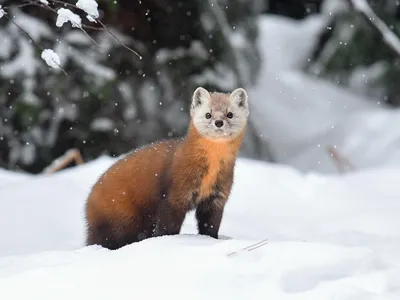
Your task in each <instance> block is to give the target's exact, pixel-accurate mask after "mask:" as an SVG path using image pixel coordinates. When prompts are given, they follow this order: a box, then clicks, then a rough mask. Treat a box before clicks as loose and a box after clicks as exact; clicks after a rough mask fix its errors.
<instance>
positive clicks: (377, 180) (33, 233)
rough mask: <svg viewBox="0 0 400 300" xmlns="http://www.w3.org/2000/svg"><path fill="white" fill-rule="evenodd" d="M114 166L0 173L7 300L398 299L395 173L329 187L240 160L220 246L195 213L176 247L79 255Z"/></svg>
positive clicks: (339, 179) (325, 180)
mask: <svg viewBox="0 0 400 300" xmlns="http://www.w3.org/2000/svg"><path fill="white" fill-rule="evenodd" d="M114 161H115V159H111V158H109V157H101V158H98V159H96V160H94V161H92V162H89V163H87V164H85V165H82V166H79V167H75V168H71V169H67V170H64V171H61V172H58V173H55V174H49V175H40V176H23V175H20V174H13V173H12V172H8V171H5V172H0V180H2V178H7V177H9V178H10V179H11V180H9V181H8V182H9V184H8V185H1V186H0V235H1V236H2V242H1V243H0V291H1V294H2V296H5V298H7V299H11V298H12V299H15V300H18V299H26V298H29V299H41V300H42V299H54V298H55V297H56V298H57V299H72V298H76V297H79V298H82V297H85V296H90V298H91V299H98V300H100V299H110V297H111V296H113V297H117V298H118V299H131V298H132V296H133V295H135V297H147V298H148V296H149V293H151V298H152V299H157V298H160V297H163V298H164V297H169V296H171V297H172V296H173V297H174V299H187V297H188V295H190V298H191V299H210V297H212V298H218V299H245V297H249V298H250V299H260V300H261V299H263V300H264V299H295V300H297V299H299V300H300V299H333V298H335V299H347V300H350V299H351V300H377V299H382V300H391V299H399V297H400V280H399V278H400V258H399V256H398V253H399V250H400V233H399V231H398V228H399V226H400V202H399V201H398V199H399V198H400V190H399V189H398V178H399V177H400V169H396V168H393V169H387V168H386V169H370V170H368V171H366V170H365V171H363V172H357V173H354V174H349V175H346V176H333V175H329V176H327V175H321V174H317V173H307V174H302V173H300V172H299V171H296V170H295V169H292V168H291V167H287V166H280V165H270V164H266V163H261V162H257V161H253V160H248V159H239V160H238V162H237V169H236V175H235V183H234V186H233V190H232V196H231V198H230V200H229V202H228V204H227V207H226V210H225V215H224V218H223V221H222V226H221V230H220V237H221V239H219V240H215V239H212V238H209V237H205V236H199V235H197V232H196V225H195V220H194V216H193V213H190V214H189V215H188V216H187V218H186V220H185V223H184V226H183V230H182V233H181V234H180V235H178V236H170V237H158V238H151V239H147V240H144V241H142V242H140V243H135V244H131V245H128V246H126V247H123V248H121V249H119V250H115V251H109V250H107V249H104V248H101V247H98V246H91V247H84V231H85V225H84V217H83V210H84V203H85V199H86V197H87V195H88V193H89V190H90V188H91V186H92V184H93V183H94V182H95V180H96V179H97V178H98V177H99V176H100V174H101V173H102V172H104V171H105V170H106V169H107V168H108V167H109V166H110V165H111V164H112V163H113V162H114ZM13 180H15V181H13ZM265 239H268V241H267V243H266V244H263V245H259V246H254V247H251V248H248V249H247V250H246V247H248V246H250V245H252V244H255V243H257V242H259V241H262V240H265ZM60 291H62V292H61V293H60Z"/></svg>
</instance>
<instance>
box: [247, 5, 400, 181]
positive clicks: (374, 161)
mask: <svg viewBox="0 0 400 300" xmlns="http://www.w3.org/2000/svg"><path fill="white" fill-rule="evenodd" d="M328 4H329V3H328ZM328 4H326V7H327V8H326V9H332V7H331V5H328ZM337 4H339V3H337ZM329 15H330V12H329V11H323V13H322V14H321V15H313V16H310V17H308V18H306V19H304V20H301V21H298V20H290V19H287V18H283V17H278V16H268V15H267V16H263V17H260V22H259V30H260V33H259V35H260V36H259V47H260V52H261V53H262V62H261V63H262V64H263V67H262V69H261V74H260V76H259V79H258V83H257V84H256V86H255V87H253V88H249V90H248V93H249V99H250V105H251V111H252V115H251V118H252V120H253V123H254V125H255V127H256V129H257V131H258V132H259V133H260V136H261V138H262V140H263V142H264V143H267V144H268V146H269V150H270V152H272V154H273V156H274V159H275V160H276V161H277V162H278V163H282V164H288V165H290V166H292V167H295V168H297V169H298V170H300V171H310V170H313V171H318V172H323V173H337V172H338V170H337V169H336V167H335V164H334V162H333V160H332V158H331V156H330V155H329V154H328V153H327V151H326V148H327V147H328V146H333V147H336V149H337V150H338V151H339V152H340V153H341V154H342V155H343V156H345V157H346V158H347V159H348V160H349V161H350V162H352V164H353V165H354V166H355V167H356V168H357V169H364V168H370V167H379V166H400V147H399V145H400V127H399V126H398V124H399V123H400V110H399V109H393V108H388V107H387V106H385V104H384V103H381V102H380V101H378V100H376V99H373V98H369V97H367V96H364V95H362V94H360V93H356V91H354V90H350V89H346V88H344V87H340V86H338V85H335V84H332V83H330V82H328V81H325V80H322V79H319V78H316V77H315V76H312V75H308V74H306V73H305V72H304V71H303V67H304V65H305V64H306V63H307V60H308V58H309V57H310V55H311V52H312V50H313V49H312V45H315V43H316V41H317V38H318V35H319V34H320V33H321V32H322V31H323V30H326V26H327V24H328V18H327V16H329ZM283 116H284V117H283Z"/></svg>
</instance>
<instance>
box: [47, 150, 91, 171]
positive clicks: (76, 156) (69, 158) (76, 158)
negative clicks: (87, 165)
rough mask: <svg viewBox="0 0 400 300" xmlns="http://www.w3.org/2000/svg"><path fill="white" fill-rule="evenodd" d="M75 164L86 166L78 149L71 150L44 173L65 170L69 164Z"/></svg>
mask: <svg viewBox="0 0 400 300" xmlns="http://www.w3.org/2000/svg"><path fill="white" fill-rule="evenodd" d="M71 162H75V164H77V165H81V164H84V161H83V158H82V155H81V152H80V151H79V150H78V149H75V148H74V149H70V150H68V151H67V152H65V154H64V155H63V156H61V157H59V158H57V159H56V160H54V161H53V162H52V163H51V164H50V165H49V166H48V167H46V168H45V169H44V170H43V171H42V173H46V174H49V173H54V172H57V171H59V170H61V169H64V168H65V167H66V166H67V165H68V164H69V163H71Z"/></svg>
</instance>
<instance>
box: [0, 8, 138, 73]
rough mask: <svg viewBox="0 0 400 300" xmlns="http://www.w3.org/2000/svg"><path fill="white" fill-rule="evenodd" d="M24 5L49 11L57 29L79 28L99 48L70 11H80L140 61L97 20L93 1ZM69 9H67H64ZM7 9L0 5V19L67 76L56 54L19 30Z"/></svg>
mask: <svg viewBox="0 0 400 300" xmlns="http://www.w3.org/2000/svg"><path fill="white" fill-rule="evenodd" d="M25 2H26V3H24V4H21V5H19V6H18V7H22V6H28V5H34V6H39V7H42V8H44V9H47V10H50V11H52V12H53V13H55V14H56V15H57V19H56V22H55V25H56V26H57V27H62V26H63V25H64V24H65V23H68V22H69V23H71V25H72V27H73V28H79V29H80V30H81V31H82V32H83V33H84V34H85V35H86V36H87V37H88V39H90V40H91V41H92V42H93V43H94V44H95V45H96V46H97V47H99V48H100V46H99V44H98V43H97V42H96V41H95V40H94V39H93V38H92V37H91V36H90V35H89V34H88V33H87V32H86V30H85V29H84V28H83V27H84V26H85V24H83V22H82V20H81V18H80V16H79V15H77V14H76V13H74V12H73V11H72V10H71V9H72V8H73V9H76V10H79V11H82V12H84V13H86V14H87V15H86V18H87V19H88V20H89V21H90V22H92V23H99V24H100V25H101V26H102V27H103V29H104V30H106V31H107V32H108V33H109V34H110V35H111V36H112V37H113V38H114V39H115V40H116V41H117V42H118V43H119V44H120V45H122V46H123V47H124V48H125V49H128V50H129V51H131V52H132V53H134V54H135V55H137V56H138V57H139V59H142V56H141V55H139V54H138V53H137V52H136V51H135V50H133V49H131V48H130V47H128V46H127V45H125V44H124V43H123V42H122V41H121V40H120V39H118V37H117V36H116V35H115V34H114V33H112V32H111V31H110V30H109V29H108V28H107V27H106V25H104V24H103V23H102V22H101V21H100V20H99V19H98V17H99V12H98V9H97V8H98V4H97V2H96V1H95V0H78V1H77V2H76V5H74V4H71V3H67V2H64V1H61V0H36V1H34V0H25ZM54 4H61V5H63V7H61V8H58V9H56V7H52V6H51V5H54ZM66 7H69V8H71V9H69V8H66ZM7 9H8V7H4V8H3V7H1V5H0V18H2V17H3V16H5V17H7V18H8V19H9V20H10V22H12V23H13V24H14V25H15V26H16V27H18V29H19V30H21V31H22V32H23V33H24V34H25V35H27V36H28V38H29V39H30V40H31V41H32V42H33V43H34V44H35V45H36V46H37V47H38V48H40V49H41V50H42V53H41V58H42V59H43V60H44V61H45V62H46V63H47V65H48V66H50V67H52V68H55V69H58V68H59V69H61V70H62V71H63V72H64V73H65V74H66V75H67V76H68V74H67V72H66V71H65V70H64V69H63V68H62V67H61V65H60V58H59V56H58V55H57V53H56V52H54V51H53V50H52V49H43V48H42V47H41V46H40V45H39V44H38V43H37V42H36V41H35V40H34V39H33V37H32V36H31V35H29V33H27V32H26V31H25V30H24V29H23V28H21V27H20V26H19V25H18V24H17V23H16V22H15V21H14V20H13V18H10V17H8V16H7Z"/></svg>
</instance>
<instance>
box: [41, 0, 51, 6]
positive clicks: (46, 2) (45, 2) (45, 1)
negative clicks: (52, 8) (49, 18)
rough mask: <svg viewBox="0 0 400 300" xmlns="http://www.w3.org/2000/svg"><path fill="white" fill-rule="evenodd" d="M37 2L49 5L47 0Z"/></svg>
mask: <svg viewBox="0 0 400 300" xmlns="http://www.w3.org/2000/svg"><path fill="white" fill-rule="evenodd" d="M39 2H40V3H41V4H44V5H49V1H47V0H40V1H39Z"/></svg>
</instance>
